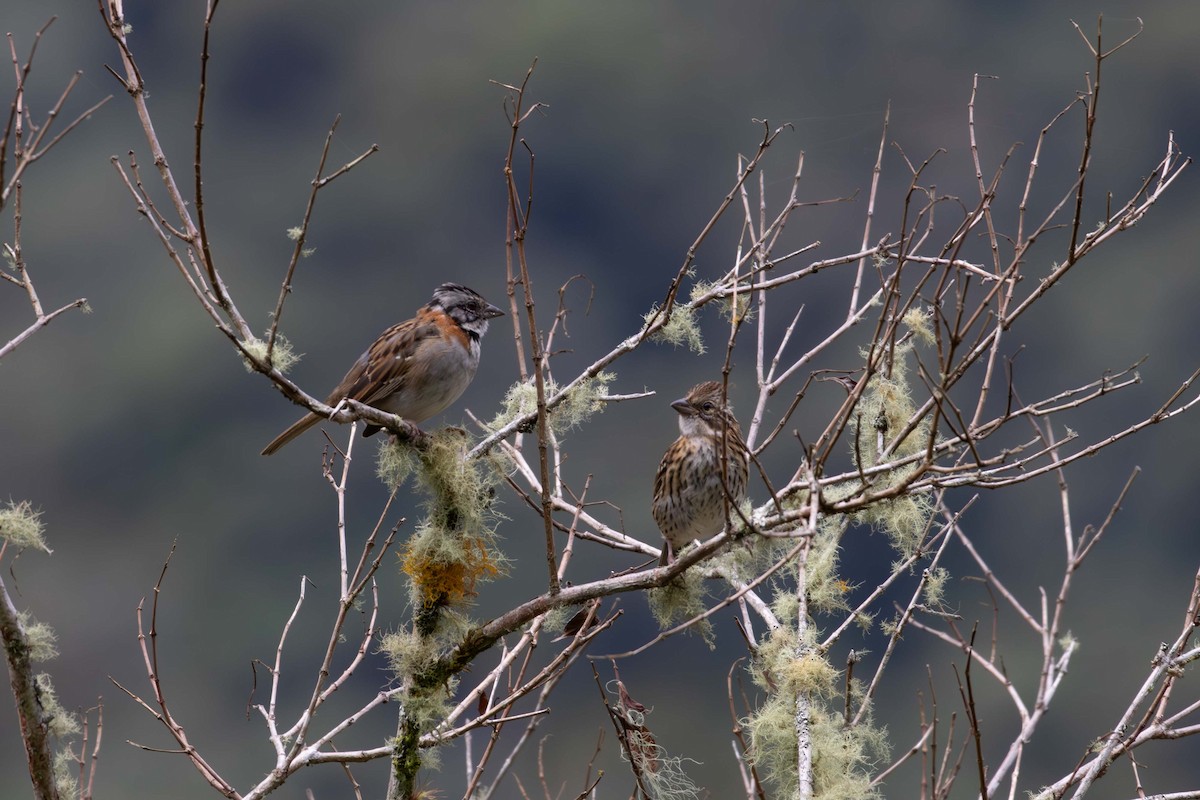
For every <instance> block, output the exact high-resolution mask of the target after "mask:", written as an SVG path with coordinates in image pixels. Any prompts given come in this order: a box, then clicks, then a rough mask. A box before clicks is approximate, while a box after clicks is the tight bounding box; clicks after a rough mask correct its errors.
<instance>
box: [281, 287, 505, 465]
mask: <svg viewBox="0 0 1200 800" xmlns="http://www.w3.org/2000/svg"><path fill="white" fill-rule="evenodd" d="M501 316H504V312H503V311H501V310H500V309H498V308H496V307H495V306H494V305H492V304H491V303H489V302H488V301H486V300H484V299H483V297H481V296H480V295H479V293H478V292H476V291H474V290H472V289H468V288H467V287H466V286H462V285H461V284H457V283H443V284H442V285H441V286H439V287H438V288H437V289H435V290H434V292H433V299H432V300H430V301H429V302H428V303H427V304H425V305H424V306H422V307H421V308H420V309H419V310H418V311H417V315H416V316H415V317H413V318H412V319H410V320H405V321H404V322H400V323H397V324H396V325H393V326H392V327H390V328H388V329H387V330H386V331H384V332H383V333H382V334H381V335H380V337H379V338H378V339H376V340H375V342H374V343H373V344H372V345H371V346H370V347H368V348H367V352H365V353H363V354H362V355H361V356H359V357H358V361H355V362H354V366H353V367H351V368H350V371H349V372H347V373H346V377H344V378H342V382H341V383H339V384H338V385H337V388H336V389H334V390H333V391H332V392H330V393H329V397H328V398H326V400H325V402H326V403H327V404H329V405H331V406H336V405H337V404H338V403H340V402H342V400H344V399H346V398H350V399H352V400H358V401H359V402H361V403H366V404H367V405H370V406H374V407H375V408H378V409H379V410H381V411H387V412H389V413H392V414H396V415H397V416H400V417H403V418H404V419H406V420H408V421H409V422H413V423H420V422H424V421H425V420H427V419H429V418H430V417H432V416H434V415H435V414H438V413H440V412H441V411H443V410H444V409H445V408H446V407H447V406H449V405H450V404H451V403H453V402H454V401H455V400H457V399H458V397H459V395H461V394H462V393H463V390H465V389H466V388H467V385H468V384H470V383H471V379H472V378H474V377H475V369H476V367H478V366H479V340H480V339H481V338H482V337H483V334H485V333H487V329H488V320H490V319H493V318H494V317H501ZM322 419H324V417H321V416H318V415H316V414H313V413H312V412H309V413H308V414H305V415H304V416H303V417H301V418H300V419H299V420H297V421H296V423H295V424H294V425H292V427H290V428H288V429H287V430H286V431H284V432H283V433H281V434H279V435H278V436H276V437H275V439H274V440H273V441H272V442H271V443H270V444H269V445H267V446H266V448H265V449H264V450H263V451H262V454H263V455H264V456H269V455H271V454H272V453H274V452H275V451H276V450H278V449H279V448H281V447H283V446H284V445H285V444H287V443H288V442H290V441H291V440H292V439H295V438H296V437H297V436H299V435H300V434H302V433H304V432H305V431H306V430H308V429H309V428H311V427H312V426H313V425H316V424H317V423H318V422H320V421H321V420H322ZM378 431H379V426H378V425H368V426H367V427H366V428H365V429H364V430H363V436H370V435H372V434H374V433H376V432H378Z"/></svg>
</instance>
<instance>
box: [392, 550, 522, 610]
mask: <svg viewBox="0 0 1200 800" xmlns="http://www.w3.org/2000/svg"><path fill="white" fill-rule="evenodd" d="M456 545H457V546H456V547H455V548H453V550H455V551H457V552H456V553H455V555H456V556H457V557H454V558H447V557H446V556H447V555H448V554H447V552H445V551H443V550H441V548H428V547H421V546H420V544H419V543H418V540H417V539H413V540H411V541H410V542H409V544H408V547H407V548H405V552H404V563H403V567H402V568H403V570H404V573H405V574H406V575H408V576H409V578H411V579H412V581H413V584H414V585H415V586H416V587H417V589H418V591H419V592H420V596H421V598H422V600H424V601H425V602H426V603H434V602H437V603H451V604H453V603H457V602H459V601H461V600H463V599H465V598H467V597H474V596H475V594H476V592H475V585H476V584H477V583H478V582H479V580H480V579H487V578H494V577H496V576H497V575H498V574H500V567H499V565H498V564H497V563H496V559H495V558H494V556H493V555H492V553H491V551H490V550H488V547H487V543H486V542H484V541H483V540H482V539H480V538H478V537H474V536H463V537H461V538H460V539H459V541H458V542H456Z"/></svg>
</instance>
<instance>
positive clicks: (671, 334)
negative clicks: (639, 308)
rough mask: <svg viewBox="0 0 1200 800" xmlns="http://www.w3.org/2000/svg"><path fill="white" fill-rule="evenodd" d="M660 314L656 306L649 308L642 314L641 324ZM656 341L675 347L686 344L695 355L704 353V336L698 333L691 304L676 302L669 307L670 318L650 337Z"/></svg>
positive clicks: (647, 322) (697, 322) (697, 325)
mask: <svg viewBox="0 0 1200 800" xmlns="http://www.w3.org/2000/svg"><path fill="white" fill-rule="evenodd" d="M659 314H660V309H659V307H658V306H655V307H653V308H651V309H650V310H649V311H647V312H646V313H645V314H643V315H642V321H643V324H649V323H650V320H652V319H654V318H655V317H656V316H658V315H659ZM651 338H652V339H653V340H654V341H656V342H665V343H667V344H670V345H674V346H675V347H679V346H680V345H687V347H688V349H689V350H691V351H692V352H693V353H695V354H696V355H704V353H705V351H706V348H705V347H704V337H703V336H702V335H701V334H700V322H699V320H698V319H697V315H696V309H694V308H692V307H691V306H686V305H680V304H676V305H675V306H673V307H672V308H671V319H669V320H668V321H667V324H666V325H663V326H662V327H661V328H659V329H658V330H657V331H655V332H654V335H653V336H652V337H651Z"/></svg>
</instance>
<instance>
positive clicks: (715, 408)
mask: <svg viewBox="0 0 1200 800" xmlns="http://www.w3.org/2000/svg"><path fill="white" fill-rule="evenodd" d="M723 394H724V393H723V391H722V389H721V384H720V383H717V382H716V381H706V382H704V383H701V384H698V385H696V386H694V387H692V390H691V391H689V392H688V393H687V396H685V397H683V398H682V399H680V400H676V401H675V402H674V403H672V404H671V407H672V408H674V409H675V410H676V411H677V412H679V438H678V439H676V440H675V441H674V442H673V443H672V444H671V446H670V447H668V448H667V452H666V453H665V454H664V455H663V458H662V462H661V463H660V464H659V465H658V474H657V475H655V476H654V502H653V504H652V506H651V509H650V510H651V513H653V515H654V521H655V522H657V523H658V528H659V530H661V531H662V534H663V537H664V538H665V539H666V540H667V544H666V547H664V548H663V554H662V559H661V560H660V562H659V563H660V564H667V563H669V562H670V561H671V559H672V558H673V555H674V553H675V552H676V551H678V550H679V549H680V548H682V547H683V546H684V545H686V544H687V543H688V542H692V541H695V540H697V539H708V538H710V537H712V536H715V535H717V534H718V533H720V532H721V529H722V528H724V527H725V525H726V524H727V521H728V519H729V518H733V519H735V520H736V519H737V512H735V511H734V510H733V509H734V508H735V507H736V506H737V505H738V503H740V502H741V501H742V498H743V497H745V496H746V478H747V475H748V473H749V462H748V455H747V452H746V443H745V442H743V441H742V431H741V428H739V427H738V423H737V420H736V419H734V416H733V413H732V411H730V409H729V406H728V405H727V404H726V403H725V398H724V396H723ZM722 443H724V446H722ZM723 460H724V462H725V471H724V472H725V475H724V477H723V478H722V475H721V464H722V461H723Z"/></svg>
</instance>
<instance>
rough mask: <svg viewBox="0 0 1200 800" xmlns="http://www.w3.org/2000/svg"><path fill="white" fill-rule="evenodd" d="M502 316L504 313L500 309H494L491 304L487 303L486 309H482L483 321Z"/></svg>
mask: <svg viewBox="0 0 1200 800" xmlns="http://www.w3.org/2000/svg"><path fill="white" fill-rule="evenodd" d="M503 316H504V312H503V311H501V310H500V309H498V308H496V307H495V306H494V305H492V304H491V303H488V304H487V307H486V308H484V309H483V318H484V319H492V318H493V317H503Z"/></svg>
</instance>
